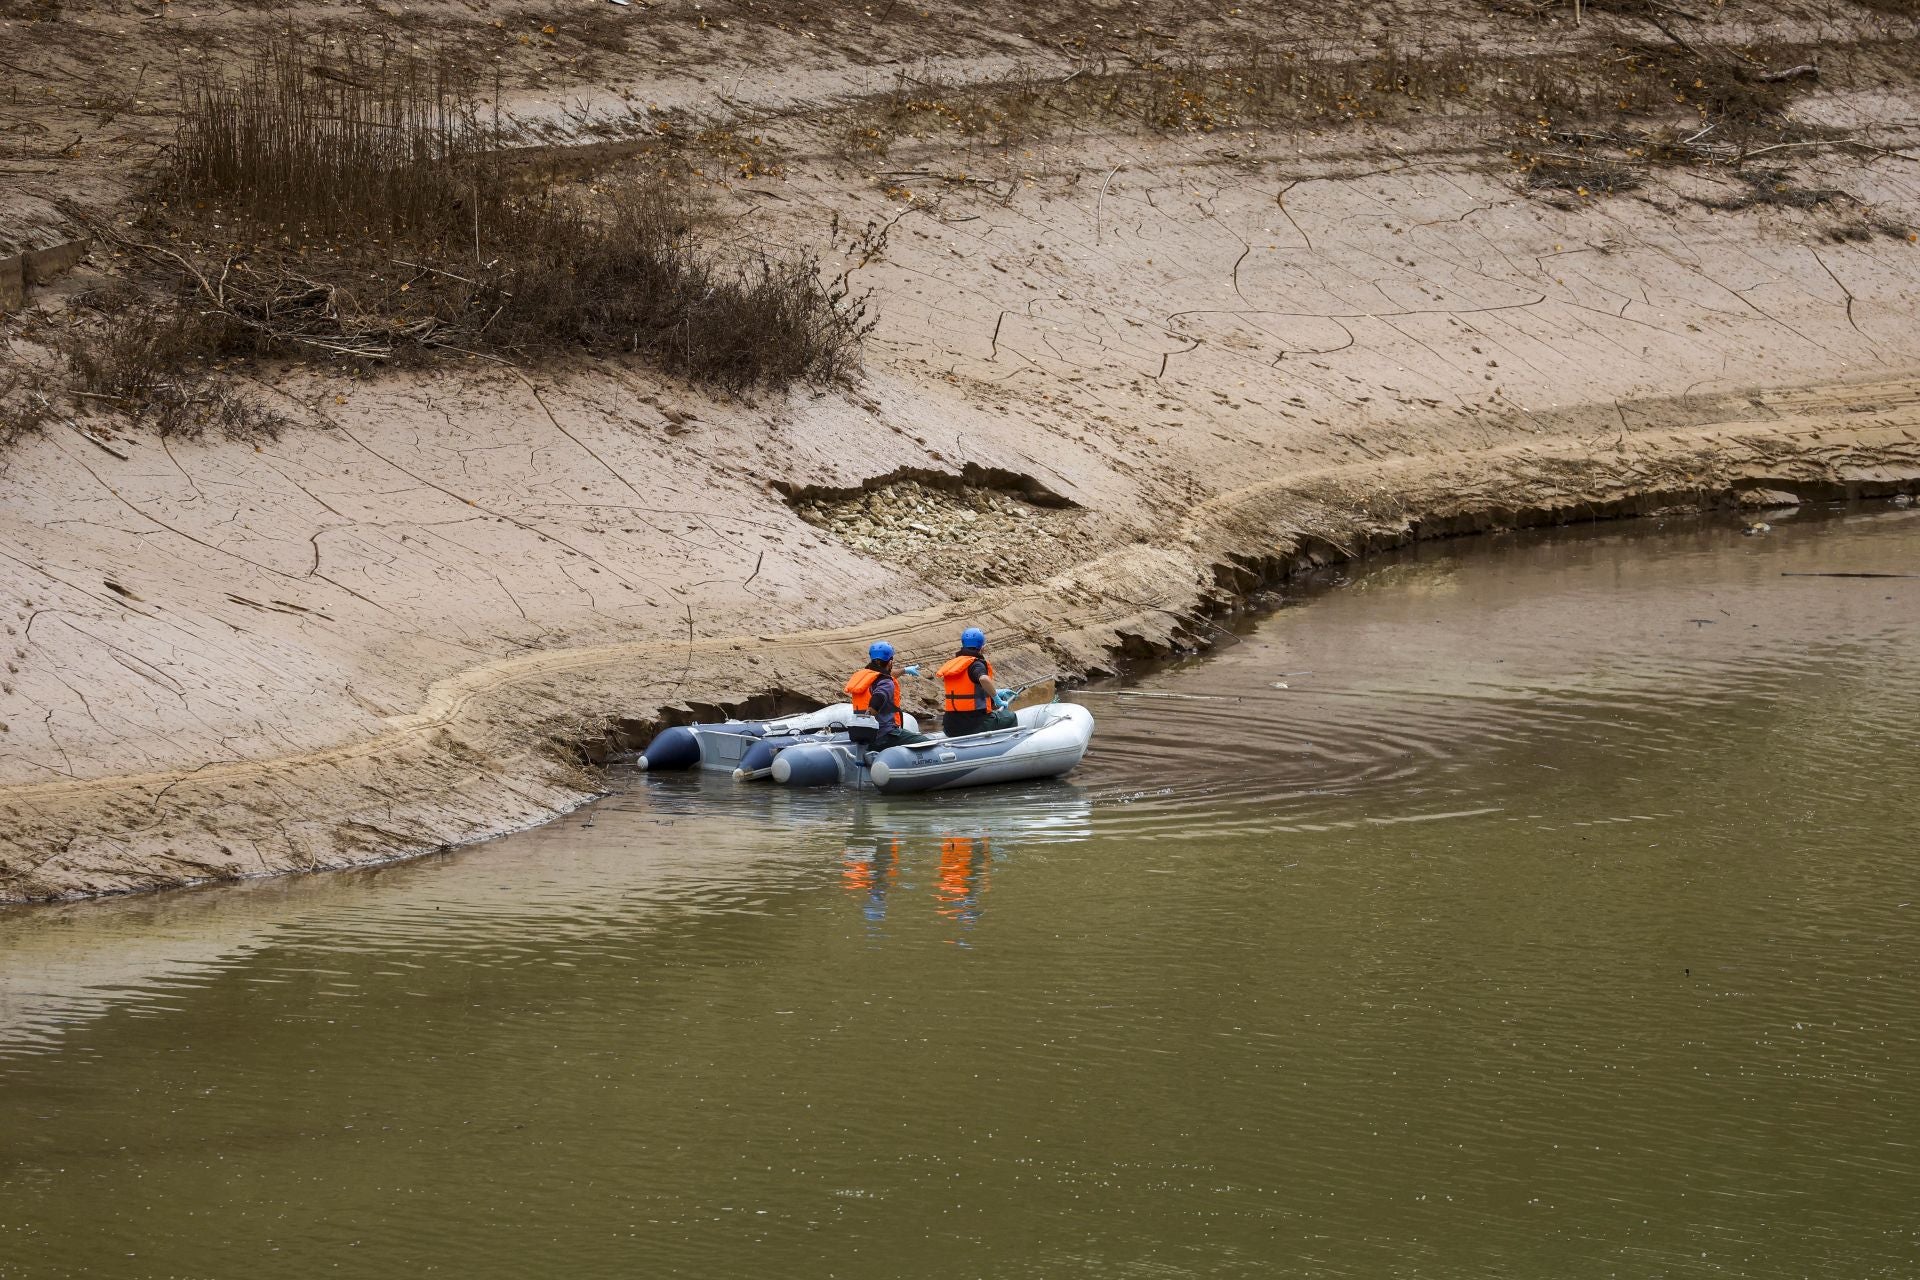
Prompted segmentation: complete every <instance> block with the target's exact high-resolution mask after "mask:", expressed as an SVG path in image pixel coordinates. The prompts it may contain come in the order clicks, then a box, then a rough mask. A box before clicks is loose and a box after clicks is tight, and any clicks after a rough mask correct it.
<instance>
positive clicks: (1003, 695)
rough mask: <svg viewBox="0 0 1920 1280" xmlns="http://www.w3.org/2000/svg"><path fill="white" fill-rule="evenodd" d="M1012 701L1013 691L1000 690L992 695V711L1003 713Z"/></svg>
mask: <svg viewBox="0 0 1920 1280" xmlns="http://www.w3.org/2000/svg"><path fill="white" fill-rule="evenodd" d="M1012 701H1013V690H1011V689H1002V690H1000V691H999V692H997V693H995V694H994V695H993V709H994V710H995V711H1005V710H1006V709H1007V704H1008V703H1009V702H1012Z"/></svg>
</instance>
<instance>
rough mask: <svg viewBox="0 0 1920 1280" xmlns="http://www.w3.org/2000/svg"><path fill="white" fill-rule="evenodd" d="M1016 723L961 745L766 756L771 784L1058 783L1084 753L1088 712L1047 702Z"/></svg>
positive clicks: (811, 748) (839, 746)
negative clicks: (1040, 780)
mask: <svg viewBox="0 0 1920 1280" xmlns="http://www.w3.org/2000/svg"><path fill="white" fill-rule="evenodd" d="M1015 718H1016V720H1017V721H1018V724H1017V725H1016V726H1015V727H1013V728H1011V729H995V730H990V731H989V732H986V733H974V734H968V735H967V736H965V737H960V738H946V737H935V738H930V739H928V740H927V741H926V742H916V743H913V744H911V745H909V746H901V747H888V748H887V749H886V750H885V751H880V752H868V751H866V750H865V749H864V748H862V747H861V746H859V745H858V744H856V743H852V742H821V741H815V742H804V741H803V742H799V743H796V744H793V745H790V746H787V747H785V748H783V749H782V750H780V751H779V753H778V754H776V755H775V756H774V757H773V760H772V764H771V774H772V777H773V780H774V781H775V782H777V783H779V784H781V785H782V786H788V787H829V786H850V787H856V788H866V787H871V788H872V789H874V790H876V791H881V792H885V793H887V794H889V795H898V794H900V793H902V792H909V791H941V790H947V789H949V788H953V787H980V786H986V785H987V784H989V783H994V782H1022V781H1026V780H1029V779H1033V778H1057V777H1059V776H1061V775H1062V774H1064V773H1067V772H1070V771H1071V770H1072V769H1073V768H1074V766H1075V765H1077V764H1079V763H1080V761H1081V759H1082V758H1083V757H1084V756H1085V755H1086V754H1087V744H1088V743H1089V742H1090V741H1091V740H1092V738H1093V713H1092V712H1091V711H1088V710H1087V709H1086V708H1085V707H1083V706H1080V705H1078V704H1077V703H1071V702H1050V703H1047V704H1046V705H1045V706H1039V707H1025V708H1022V709H1021V710H1020V711H1018V712H1016V713H1015Z"/></svg>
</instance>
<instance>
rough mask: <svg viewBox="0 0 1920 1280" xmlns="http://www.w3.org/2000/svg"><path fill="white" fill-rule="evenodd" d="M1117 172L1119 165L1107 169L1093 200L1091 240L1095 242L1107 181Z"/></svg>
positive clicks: (1105, 197) (1105, 196)
mask: <svg viewBox="0 0 1920 1280" xmlns="http://www.w3.org/2000/svg"><path fill="white" fill-rule="evenodd" d="M1118 172H1120V166H1119V165H1115V166H1113V168H1111V169H1109V170H1107V181H1106V182H1103V183H1101V184H1100V195H1099V197H1098V198H1097V199H1096V200H1094V202H1093V242H1094V243H1095V244H1099V243H1100V209H1101V206H1103V205H1104V204H1105V203H1106V201H1107V183H1110V182H1112V181H1113V175H1114V174H1116V173H1118Z"/></svg>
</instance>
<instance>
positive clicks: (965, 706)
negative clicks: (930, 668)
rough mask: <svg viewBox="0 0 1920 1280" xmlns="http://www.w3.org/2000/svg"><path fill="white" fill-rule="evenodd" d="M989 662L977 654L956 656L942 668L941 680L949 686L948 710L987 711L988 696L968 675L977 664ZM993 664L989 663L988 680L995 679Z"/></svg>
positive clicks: (949, 659) (948, 660)
mask: <svg viewBox="0 0 1920 1280" xmlns="http://www.w3.org/2000/svg"><path fill="white" fill-rule="evenodd" d="M986 661H987V660H986V659H985V658H983V657H981V656H980V655H979V654H977V653H961V654H955V655H954V656H953V657H951V658H948V659H947V661H946V663H945V665H943V666H942V667H941V668H940V680H941V682H942V683H943V684H945V685H946V686H947V710H949V711H985V710H986V709H987V695H986V693H985V692H984V691H982V690H981V688H980V686H979V685H977V684H975V683H974V682H973V677H972V676H970V675H968V674H967V673H968V672H969V671H970V670H972V669H973V664H974V663H976V662H986ZM993 678H994V677H993V664H992V663H991V662H987V679H989V680H991V679H993Z"/></svg>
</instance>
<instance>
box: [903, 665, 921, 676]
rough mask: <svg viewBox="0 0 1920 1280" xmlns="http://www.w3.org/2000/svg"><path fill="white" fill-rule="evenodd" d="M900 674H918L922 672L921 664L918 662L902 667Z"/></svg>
mask: <svg viewBox="0 0 1920 1280" xmlns="http://www.w3.org/2000/svg"><path fill="white" fill-rule="evenodd" d="M900 674H901V675H903V676H917V675H919V674H920V664H919V663H917V662H916V663H915V664H914V665H912V666H911V667H902V668H901V669H900Z"/></svg>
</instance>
